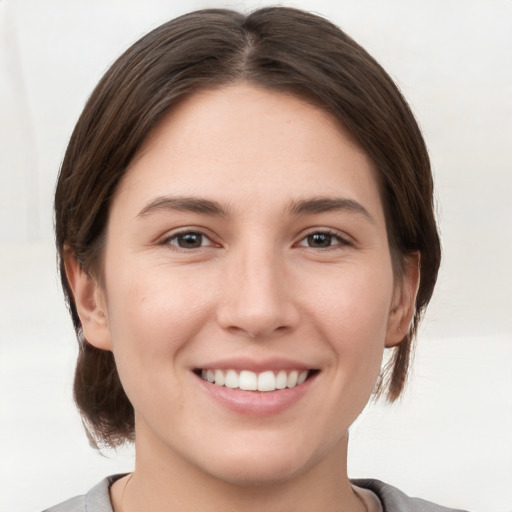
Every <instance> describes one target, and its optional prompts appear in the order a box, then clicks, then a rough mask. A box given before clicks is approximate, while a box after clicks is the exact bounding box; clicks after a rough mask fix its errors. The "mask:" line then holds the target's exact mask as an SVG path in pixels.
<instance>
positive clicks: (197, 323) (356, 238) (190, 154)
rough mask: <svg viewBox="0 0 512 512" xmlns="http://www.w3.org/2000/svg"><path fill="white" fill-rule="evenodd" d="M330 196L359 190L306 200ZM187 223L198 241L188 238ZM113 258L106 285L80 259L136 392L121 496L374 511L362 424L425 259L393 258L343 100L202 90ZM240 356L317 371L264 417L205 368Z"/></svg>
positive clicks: (154, 168)
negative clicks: (202, 375)
mask: <svg viewBox="0 0 512 512" xmlns="http://www.w3.org/2000/svg"><path fill="white" fill-rule="evenodd" d="M162 197H172V198H174V199H175V198H176V197H186V198H194V199H199V200H204V199H207V200H209V201H215V202H216V203H218V205H220V206H221V207H222V209H223V210H225V211H224V214H223V215H216V214H212V213H204V212H195V211H190V210H189V209H186V208H185V209H183V208H182V207H180V209H176V208H174V207H175V206H176V203H173V205H171V206H174V207H170V205H169V201H167V203H165V202H164V203H165V204H164V205H162V201H161V198H162ZM318 198H329V199H333V198H341V199H343V200H347V199H348V200H350V201H352V203H350V204H351V206H350V207H346V205H345V207H344V208H334V209H333V208H330V209H327V210H326V211H302V212H297V211H295V212H292V211H290V208H291V205H293V204H295V205H296V204H297V203H298V202H300V201H307V200H312V199H318ZM159 200H160V203H161V204H160V206H159V207H155V201H159ZM356 203H357V205H359V206H361V207H362V208H358V207H354V204H356ZM151 204H153V207H151V206H149V207H148V205H151ZM296 210H297V208H296ZM313 210H314V209H313ZM317 210H318V208H317ZM363 210H364V211H363ZM141 212H142V213H141ZM183 231H185V232H193V233H196V235H193V237H195V238H193V239H194V240H196V241H197V240H198V241H199V246H198V247H196V248H188V246H186V247H180V246H179V244H180V243H181V244H182V243H183V237H181V238H180V237H177V236H176V234H177V232H183ZM313 233H318V234H320V237H319V238H318V236H317V238H313V237H312V236H311V235H312V234H313ZM202 235H204V236H202ZM308 237H309V238H308ZM318 239H319V240H321V242H322V243H320V244H319V243H318ZM103 265H104V266H103V274H104V279H103V281H102V284H100V282H99V281H98V280H97V279H95V278H94V277H91V276H88V275H87V274H85V273H84V272H83V271H82V270H81V268H80V267H79V266H78V265H77V263H76V261H75V260H74V259H73V257H72V255H71V256H70V257H69V258H68V260H67V262H66V267H67V273H68V279H69V281H70V284H71V287H72V289H73V292H74V296H75V300H76V304H77V308H78V311H79V314H80V318H81V320H82V325H83V330H84V335H85V337H86V339H87V340H88V341H89V342H90V343H91V344H93V345H94V346H96V347H98V348H101V349H104V350H112V351H113V353H114V355H115V359H116V363H117V365H118V370H119V374H120V377H121V380H122V382H123V386H124V387H125V390H126V393H127V395H128V397H129V398H130V401H131V402H132V404H133V406H134V409H135V415H136V454H137V455H136V470H135V472H134V475H133V477H132V478H131V480H130V482H129V485H128V486H127V487H126V488H125V485H126V479H123V480H120V481H118V482H116V483H115V484H114V486H113V487H112V491H111V496H112V501H113V504H114V507H115V510H116V511H118V510H120V509H121V496H122V494H123V493H124V498H123V504H122V509H123V512H126V511H130V510H136V509H139V510H144V509H145V510H154V511H160V510H182V511H188V510H199V509H203V510H210V511H217V510H219V511H220V510H241V509H242V508H241V507H243V510H252V509H254V510H261V509H262V506H263V507H264V509H265V510H269V511H273V510H276V511H277V510H280V511H281V510H294V511H301V510H308V511H310V510H333V511H334V510H347V511H348V510H351V511H357V510H359V511H362V510H364V507H363V505H362V504H361V502H360V501H359V500H358V499H357V497H356V496H355V494H354V492H353V489H352V488H351V486H350V482H349V480H348V476H347V470H346V460H347V442H348V428H349V426H350V425H351V424H352V422H353V421H354V420H355V419H356V418H357V416H358V415H359V413H360V412H361V410H362V409H363V408H364V406H365V404H366V403H367V401H368V398H369V396H370V394H371V391H372V389H373V387H374V384H375V381H376V378H377V376H378V373H379V369H380V364H381V360H382V355H383V350H384V348H385V346H393V345H396V344H397V343H399V342H400V341H401V339H402V338H403V336H404V333H405V332H406V330H407V327H408V325H409V322H410V320H411V317H412V314H413V311H414V299H415V294H416V290H417V285H418V258H415V257H411V258H408V259H407V261H406V265H405V269H404V272H403V276H400V277H399V278H398V277H397V276H394V275H393V270H392V265H391V258H390V251H389V247H388V240H387V232H386V224H385V219H384V212H383V207H382V202H381V199H380V196H379V189H378V186H377V181H376V179H375V170H374V169H373V167H372V164H371V162H370V160H369V159H368V158H367V156H366V155H365V153H364V152H363V151H362V150H361V149H360V148H359V147H358V146H357V144H356V143H355V142H354V141H353V140H352V138H351V137H350V136H349V134H347V133H346V132H345V131H344V130H343V128H342V127H340V126H339V125H338V124H337V122H336V121H335V120H334V119H333V118H332V117H331V116H330V114H328V113H326V112H324V111H322V110H319V109H318V108H316V107H313V106H311V105H309V104H307V103H305V102H304V101H302V100H301V99H298V98H297V97H294V96H291V95H285V94H284V93H281V92H275V91H268V90H262V89H260V88H257V87H254V86H252V85H248V84H244V83H241V84H237V85H233V86H229V87H226V88H222V89H219V90H213V91H205V92H202V93H197V94H195V95H193V96H191V97H189V98H188V99H186V100H185V101H184V102H182V103H181V104H180V105H179V106H178V107H176V108H175V109H174V110H173V111H172V112H170V113H168V114H167V116H166V117H165V118H164V119H163V120H162V121H161V122H160V124H159V125H158V126H157V127H156V129H155V130H154V131H153V132H152V133H151V134H150V135H149V137H148V138H147V140H146V142H145V143H144V145H143V147H142V148H141V150H140V151H139V153H138V154H137V156H136V157H135V158H134V160H133V162H132V163H131V166H130V168H129V169H128V171H127V173H126V175H125V177H124V179H123V181H122V182H121V184H120V186H119V188H118V190H117V192H116V195H115V197H114V200H113V203H112V207H111V212H110V217H109V220H108V226H107V242H106V249H105V254H104V262H103ZM241 357H243V358H246V359H248V360H250V361H261V360H265V361H268V360H275V359H277V358H284V359H285V360H288V359H289V358H292V359H293V361H295V362H300V363H301V364H303V365H304V366H306V367H308V368H314V369H317V370H319V372H318V374H317V375H316V376H315V378H314V379H312V380H311V381H310V382H309V383H308V381H307V383H308V387H307V391H306V392H305V393H304V394H303V395H302V396H301V397H300V399H299V400H297V401H296V402H294V403H293V404H292V405H290V406H289V407H286V408H285V409H284V410H282V411H280V412H278V413H276V414H271V415H264V416H261V417H258V416H256V417H254V416H251V415H247V414H241V413H239V412H236V411H232V410H229V409H228V408H226V407H225V406H224V405H222V404H220V403H219V402H218V401H216V400H214V399H212V397H211V395H210V394H209V393H206V392H205V391H204V389H203V388H202V383H203V381H201V380H200V379H199V378H198V376H197V375H196V374H195V373H194V372H193V370H194V369H195V368H201V367H204V366H206V365H208V364H209V363H211V362H214V361H218V360H219V359H232V358H235V359H236V358H241ZM197 489H201V492H197Z"/></svg>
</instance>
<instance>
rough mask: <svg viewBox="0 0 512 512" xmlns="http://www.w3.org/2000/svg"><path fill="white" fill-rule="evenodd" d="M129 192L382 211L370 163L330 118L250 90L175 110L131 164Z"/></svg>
mask: <svg viewBox="0 0 512 512" xmlns="http://www.w3.org/2000/svg"><path fill="white" fill-rule="evenodd" d="M128 192H130V194H131V195H132V196H135V195H137V194H138V195H146V196H151V195H152V196H155V197H156V196H159V195H160V196H161V195H162V194H171V193H172V194H178V195H183V194H186V195H188V196H190V195H194V194H199V195H202V196H210V195H214V196H215V199H216V200H220V201H226V202H229V203H233V202H236V201H237V200H241V201H242V202H243V201H255V200H257V201H260V204H261V205H263V204H265V203H266V202H268V201H267V200H268V199H269V198H270V197H271V198H274V199H278V198H282V199H283V200H285V199H286V200H293V199H296V198H297V197H298V196H304V195H309V196H314V195H317V196H320V195H321V196H327V195H340V194H343V195H346V196H351V195H356V196H359V197H357V198H356V197H352V199H358V200H362V199H364V200H365V201H367V202H368V203H375V204H374V205H373V206H374V207H376V208H380V198H379V197H378V196H379V194H378V186H377V180H376V179H375V171H374V169H373V166H372V164H371V162H370V160H369V158H368V157H367V155H366V154H365V153H364V151H363V150H362V149H361V148H360V147H359V146H358V145H357V144H356V143H355V141H354V140H353V138H352V137H351V136H350V135H349V134H348V133H347V132H346V130H344V129H343V127H342V126H341V125H340V123H339V122H338V121H337V120H336V119H335V118H334V117H333V116H332V115H331V114H329V113H328V112H326V111H324V110H322V109H320V108H318V107H316V106H313V105H312V104H310V103H308V102H307V101H305V100H303V99H301V98H299V97H297V96H295V95H291V94H286V93H284V92H279V91H273V90H267V89H263V88H259V87H256V86H252V85H249V84H237V85H232V86H228V87H224V88H222V89H215V90H205V91H202V92H199V93H196V94H193V95H191V96H189V97H187V98H186V99H185V100H183V101H182V102H181V103H179V104H178V105H177V106H176V107H173V109H172V110H171V111H169V112H168V113H167V114H166V116H165V117H164V118H163V119H162V120H161V121H160V123H159V124H158V125H157V126H156V128H155V129H154V130H153V131H152V132H151V133H150V135H149V136H148V137H147V139H146V141H145V142H144V144H143V145H142V147H141V148H140V150H139V152H138V153H137V155H136V156H135V158H134V159H133V160H132V162H131V164H130V167H129V169H128V171H127V173H126V175H125V177H124V179H123V181H122V183H121V185H120V187H119V190H118V194H117V195H118V196H119V195H123V194H124V195H126V193H128ZM349 198H351V197H349Z"/></svg>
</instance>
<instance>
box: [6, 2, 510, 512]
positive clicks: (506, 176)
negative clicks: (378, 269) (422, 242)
mask: <svg viewBox="0 0 512 512" xmlns="http://www.w3.org/2000/svg"><path fill="white" fill-rule="evenodd" d="M268 4H270V2H265V1H261V2H256V1H247V2H235V1H231V2H226V1H225V2H221V1H219V2H211V1H179V2H177V1H164V0H144V1H143V0H119V1H117V0H111V1H108V0H103V1H99V0H60V1H59V0H44V1H42V0H0V244H1V245H0V283H1V288H0V436H1V437H0V510H2V511H3V510H5V511H10V512H21V511H29V510H42V509H44V508H45V507H48V506H50V505H52V504H55V503H57V502H59V501H62V500H64V499H67V498H68V497H70V496H72V495H75V494H79V493H83V492H85V491H86V490H88V489H89V488H90V487H91V486H92V485H94V484H95V483H96V482H97V481H99V480H100V479H101V478H103V477H104V476H106V475H107V474H112V473H116V472H125V471H130V470H131V468H132V467H133V457H132V453H131V450H130V449H129V448H128V449H126V450H122V451H120V452H119V453H115V452H108V453H105V454H103V455H100V454H98V453H96V452H95V451H94V450H92V449H91V448H90V447H89V446H88V444H87V440H86V438H85V435H84V434H83V431H82V428H81V423H80V419H79V417H78V415H77V413H76V411H75V409H74V406H73V403H72V399H71V382H72V374H73V365H74V359H75V356H76V343H75V340H74V335H73V332H72V329H71V322H70V320H69V318H68V315H67V311H66V309H65V307H64V304H63V300H62V293H61V291H60V288H59V284H58V278H57V276H56V272H55V255H54V249H53V238H52V236H53V235H52V211H51V205H52V194H53V190H54V186H55V179H56V175H57V172H58V169H59V165H60V162H61V160H62V157H63V153H64V151H65V147H66V144H67V141H68V138H69V136H70V134H71V131H72V129H73V126H74V123H75V121H76V119H77V117H78V115H79V113H80V111H81V109H82V107H83V104H84V102H85V100H86V98H87V97H88V95H89V94H90V92H91V90H92V88H93V86H94V85H95V83H96V82H97V81H98V79H99V78H100V76H101V75H102V74H103V73H104V72H105V71H106V69H107V68H108V66H109V65H110V64H111V63H112V61H113V60H114V59H115V58H116V57H117V56H118V55H119V54H120V53H121V52H122V51H123V50H124V49H126V48H127V47H128V46H129V45H130V44H131V43H132V42H134V41H135V40H136V39H137V38H138V37H140V36H141V35H143V34H144V33H145V32H147V31H148V30H149V29H151V28H154V27H156V26H158V25H159V24H160V23H162V22H164V21H166V20H168V19H170V18H172V17H175V16H176V15H178V14H181V13H184V12H186V11H189V10H193V9H196V8H203V7H212V6H215V7H233V8H236V9H239V10H251V9H253V8H255V7H261V6H264V5H268ZM283 4H284V5H289V6H296V7H300V8H305V9H308V10H312V11H315V12H318V13H320V14H322V15H325V16H326V17H328V18H330V19H331V20H333V21H334V22H335V23H337V24H338V25H340V26H341V27H342V28H343V29H344V30H346V31H347V32H348V33H349V34H350V35H352V36H353V37H354V38H355V39H356V40H357V41H358V42H359V43H361V44H362V45H363V46H364V47H365V48H366V49H367V50H369V51H370V53H372V54H373V55H374V56H375V57H376V58H377V60H379V61H380V62H381V64H383V65H384V67H385V68H386V69H387V70H388V71H389V72H390V74H391V75H392V77H393V78H394V79H395V80H396V81H397V83H398V85H399V87H400V88H401V89H402V91H403V92H404V94H405V96H406V97H407V98H408V100H409V102H410V104H411V106H412V108H413V111H414V112H415V114H416V115H417V117H418V119H419V122H420V125H421V127H422V129H423V132H424V135H425V138H426V141H427V144H428V146H429V148H430V151H431V157H432V163H433V167H434V172H435V180H436V186H437V197H438V218H439V223H440V228H441V234H442V238H443V247H444V260H443V265H442V269H441V273H440V277H439V285H438V288H437V291H436V295H435V298H434V300H433V303H432V305H431V307H430V310H429V312H428V314H427V318H426V320H425V322H424V324H423V327H422V329H421V332H420V336H419V340H418V349H417V355H416V360H415V364H414V370H413V373H412V376H411V382H410V384H409V387H408V390H407V393H406V394H405V396H404V398H403V400H402V401H401V402H399V403H398V404H395V405H393V406H387V405H385V404H377V405H374V406H371V407H369V408H367V409H366V410H365V412H364V413H363V414H362V417H361V418H360V419H359V420H358V421H357V422H356V424H355V425H354V426H353V428H352V432H351V438H352V439H351V448H350V455H349V469H350V475H351V476H352V477H374V478H380V479H382V480H385V481H387V482H389V483H391V484H393V485H396V486H398V487H400V488H402V489H403V490H404V491H405V492H407V493H409V494H411V495H419V496H422V497H424V498H425V499H429V500H432V501H436V502H439V503H442V504H445V505H447V506H453V507H461V508H467V509H469V510H474V511H477V510H479V511H486V512H498V511H500V512H503V511H505V512H510V511H512V313H511V311H512V296H511V295H512V292H511V290H512V272H511V263H512V207H511V202H512V163H511V162H512V1H510V0H408V1H406V0H358V1H355V0H354V1H350V0H339V1H336V0H331V1H308V0H304V1H295V2H283Z"/></svg>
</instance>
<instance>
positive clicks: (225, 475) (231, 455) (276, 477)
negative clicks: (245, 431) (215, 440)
mask: <svg viewBox="0 0 512 512" xmlns="http://www.w3.org/2000/svg"><path fill="white" fill-rule="evenodd" d="M251 448H252V449H251ZM212 457H215V458H212V459H210V460H209V461H207V464H205V466H206V465H208V466H209V468H206V467H205V466H203V471H204V470H205V469H206V471H207V472H208V473H210V474H211V475H212V476H214V477H215V478H217V479H219V480H222V481H224V482H227V483H229V484H232V485H237V486H244V487H246V486H267V485H277V484H282V483H286V482H287V481H290V480H293V479H295V478H297V477H299V476H301V475H302V474H304V473H306V472H307V471H308V470H309V469H310V468H311V467H313V466H314V465H315V462H316V459H317V458H318V459H320V458H321V457H314V455H313V454H308V453H306V452H302V453H301V450H298V449H297V447H296V446H295V447H292V446H288V447H287V446H286V443H282V445H281V446H280V447H279V448H277V449H276V448H275V446H272V445H271V444H270V443H269V444H267V446H266V447H265V445H261V444H254V445H252V446H251V447H248V446H247V445H246V446H245V447H244V449H239V448H238V447H235V446H232V447H229V448H226V449H225V450H224V451H223V453H221V454H217V456H215V455H212Z"/></svg>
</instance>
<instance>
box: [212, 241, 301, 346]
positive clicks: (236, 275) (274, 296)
mask: <svg viewBox="0 0 512 512" xmlns="http://www.w3.org/2000/svg"><path fill="white" fill-rule="evenodd" d="M228 267H229V268H228V269H227V271H226V273H225V278H226V281H225V286H224V289H223V292H222V297H223V300H221V303H220V304H219V307H218V313H217V318H218V322H219V324H220V325H221V327H222V328H223V329H226V330H228V331H230V332H232V333H236V334H239V335H243V336H247V337H249V338H259V339H265V338H272V337H275V336H277V335H280V334H283V333H286V332H289V331H292V330H293V329H294V328H295V327H296V326H297V324H298V322H299V317H300V315H299V310H298V308H297V304H296V302H295V297H293V292H292V286H291V283H290V282H289V281H290V277H289V275H288V273H287V271H286V268H285V264H284V262H283V261H282V258H280V257H279V255H278V254H275V252H274V251H272V250H266V251H264V250H257V249H253V250H247V251H243V252H241V254H237V255H235V254H233V255H232V258H231V260H230V263H229V265H228Z"/></svg>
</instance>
